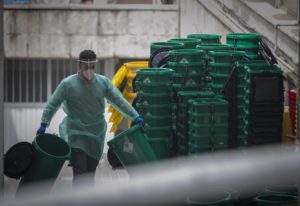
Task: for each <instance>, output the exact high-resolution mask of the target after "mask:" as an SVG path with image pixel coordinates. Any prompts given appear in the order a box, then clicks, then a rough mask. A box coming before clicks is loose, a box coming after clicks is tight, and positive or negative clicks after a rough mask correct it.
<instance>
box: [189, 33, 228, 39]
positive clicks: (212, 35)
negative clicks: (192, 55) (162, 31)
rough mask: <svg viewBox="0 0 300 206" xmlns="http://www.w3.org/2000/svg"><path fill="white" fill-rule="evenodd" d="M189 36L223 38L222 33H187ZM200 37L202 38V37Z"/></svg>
mask: <svg viewBox="0 0 300 206" xmlns="http://www.w3.org/2000/svg"><path fill="white" fill-rule="evenodd" d="M187 37H188V38H193V37H198V38H200V37H201V38H203V39H216V38H218V39H221V37H222V35H219V34H189V35H187ZM201 38H200V39H201Z"/></svg>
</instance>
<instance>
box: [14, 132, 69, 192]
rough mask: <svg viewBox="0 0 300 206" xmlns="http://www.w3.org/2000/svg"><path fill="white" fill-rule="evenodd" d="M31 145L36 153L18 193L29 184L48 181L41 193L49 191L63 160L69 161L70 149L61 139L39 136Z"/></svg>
mask: <svg viewBox="0 0 300 206" xmlns="http://www.w3.org/2000/svg"><path fill="white" fill-rule="evenodd" d="M32 145H33V147H34V149H35V151H36V153H35V158H34V160H33V163H32V165H31V167H30V168H29V170H28V171H27V173H26V174H25V175H24V176H23V177H22V179H21V181H20V184H19V187H18V193H19V192H20V191H22V188H23V187H24V186H26V185H28V184H29V183H36V182H39V181H44V180H48V182H47V185H45V187H43V192H48V191H50V190H51V187H52V185H53V184H54V182H55V179H56V178H57V176H58V174H59V172H60V170H61V168H62V166H63V164H64V162H65V160H68V159H70V156H71V148H70V146H69V145H68V143H67V142H66V141H65V140H63V139H62V138H60V137H58V136H56V135H53V134H41V135H38V136H36V137H35V139H34V141H33V142H32Z"/></svg>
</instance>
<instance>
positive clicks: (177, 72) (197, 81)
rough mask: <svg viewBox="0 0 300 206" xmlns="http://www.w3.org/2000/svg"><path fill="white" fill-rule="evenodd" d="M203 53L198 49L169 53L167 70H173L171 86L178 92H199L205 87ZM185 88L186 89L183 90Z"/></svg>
mask: <svg viewBox="0 0 300 206" xmlns="http://www.w3.org/2000/svg"><path fill="white" fill-rule="evenodd" d="M205 61H206V59H205V53H204V51H202V50H198V49H180V50H172V51H170V52H169V61H168V66H169V68H171V69H173V70H174V73H173V86H174V89H175V91H178V90H199V89H202V88H203V87H204V86H205V85H204V83H203V77H204V76H205V73H206V65H205ZM184 88H186V89H184Z"/></svg>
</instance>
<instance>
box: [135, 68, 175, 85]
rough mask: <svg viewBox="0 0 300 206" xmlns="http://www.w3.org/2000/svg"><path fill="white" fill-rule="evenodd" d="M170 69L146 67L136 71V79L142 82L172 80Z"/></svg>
mask: <svg viewBox="0 0 300 206" xmlns="http://www.w3.org/2000/svg"><path fill="white" fill-rule="evenodd" d="M172 73H173V70H172V69H167V68H164V69H161V68H148V69H139V70H137V71H136V81H138V82H142V83H161V82H170V81H171V80H172V78H171V77H172Z"/></svg>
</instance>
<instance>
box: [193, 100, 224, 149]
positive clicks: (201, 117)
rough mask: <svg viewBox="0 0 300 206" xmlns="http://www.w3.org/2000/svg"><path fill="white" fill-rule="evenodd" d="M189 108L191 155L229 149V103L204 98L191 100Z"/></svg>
mask: <svg viewBox="0 0 300 206" xmlns="http://www.w3.org/2000/svg"><path fill="white" fill-rule="evenodd" d="M188 106H189V109H188V113H189V118H188V125H189V128H188V151H189V154H196V153H202V152H208V151H214V150H221V149H226V148H228V102H227V101H226V100H223V99H219V98H203V99H195V100H189V102H188Z"/></svg>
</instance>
